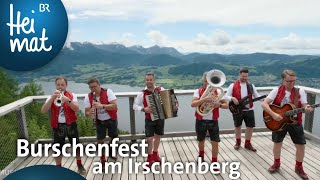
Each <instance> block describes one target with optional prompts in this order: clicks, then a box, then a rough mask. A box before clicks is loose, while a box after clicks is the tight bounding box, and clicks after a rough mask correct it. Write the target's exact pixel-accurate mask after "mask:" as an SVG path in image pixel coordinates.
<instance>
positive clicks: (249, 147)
mask: <svg viewBox="0 0 320 180" xmlns="http://www.w3.org/2000/svg"><path fill="white" fill-rule="evenodd" d="M244 148H246V149H249V150H250V151H253V152H256V151H257V149H256V148H254V147H253V146H252V145H251V144H245V145H244Z"/></svg>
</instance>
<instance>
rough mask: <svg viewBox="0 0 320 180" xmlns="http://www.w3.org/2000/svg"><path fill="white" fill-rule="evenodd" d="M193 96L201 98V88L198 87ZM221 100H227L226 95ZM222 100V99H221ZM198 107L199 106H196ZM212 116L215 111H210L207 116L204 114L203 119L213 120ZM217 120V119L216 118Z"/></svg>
mask: <svg viewBox="0 0 320 180" xmlns="http://www.w3.org/2000/svg"><path fill="white" fill-rule="evenodd" d="M193 98H198V99H199V98H200V94H199V89H197V90H196V91H195V92H194V94H193ZM221 100H225V97H224V96H223V97H222V98H221ZM221 100H220V101H221ZM196 108H197V107H196ZM212 117H213V113H212V111H210V112H209V113H208V114H207V115H206V116H202V119H203V120H213V119H212ZM215 120H216V119H215Z"/></svg>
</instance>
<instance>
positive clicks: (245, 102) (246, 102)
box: [243, 95, 267, 105]
mask: <svg viewBox="0 0 320 180" xmlns="http://www.w3.org/2000/svg"><path fill="white" fill-rule="evenodd" d="M265 97H267V95H263V96H260V97H257V98H255V99H252V100H251V101H250V100H247V101H244V102H243V105H247V104H249V103H251V102H255V101H259V100H261V99H263V98H265Z"/></svg>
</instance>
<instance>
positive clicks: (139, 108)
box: [133, 93, 144, 112]
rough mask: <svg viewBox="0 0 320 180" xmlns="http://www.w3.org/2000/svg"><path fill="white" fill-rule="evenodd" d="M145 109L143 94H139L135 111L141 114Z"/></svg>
mask: <svg viewBox="0 0 320 180" xmlns="http://www.w3.org/2000/svg"><path fill="white" fill-rule="evenodd" d="M143 108H144V106H143V93H139V94H138V96H137V98H136V99H135V100H134V103H133V110H135V111H139V112H141V111H142V109H143Z"/></svg>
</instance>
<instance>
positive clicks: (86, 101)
mask: <svg viewBox="0 0 320 180" xmlns="http://www.w3.org/2000/svg"><path fill="white" fill-rule="evenodd" d="M107 95H108V101H109V102H111V101H113V100H115V99H117V97H116V96H115V94H114V93H113V91H112V90H111V89H107ZM97 101H98V102H100V96H99V97H97ZM84 107H85V108H91V104H90V100H89V96H88V94H87V95H86V96H85V98H84ZM97 113H98V119H99V120H100V121H105V120H109V119H110V118H111V117H110V115H109V113H108V112H107V111H106V110H105V109H98V110H97Z"/></svg>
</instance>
